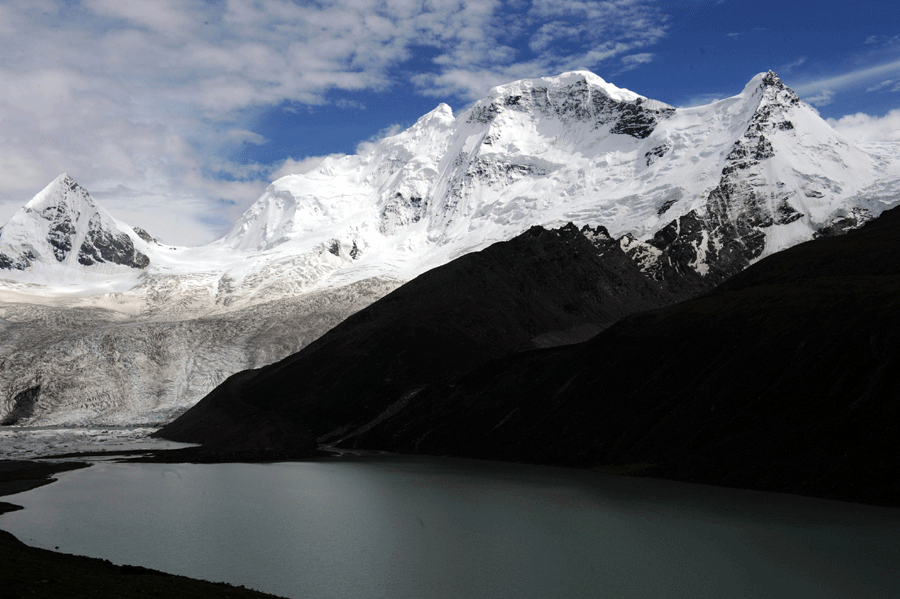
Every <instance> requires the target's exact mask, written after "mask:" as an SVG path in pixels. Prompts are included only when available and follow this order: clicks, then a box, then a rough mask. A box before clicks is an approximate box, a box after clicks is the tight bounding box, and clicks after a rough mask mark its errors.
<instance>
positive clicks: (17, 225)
mask: <svg viewBox="0 0 900 599" xmlns="http://www.w3.org/2000/svg"><path fill="white" fill-rule="evenodd" d="M130 235H136V233H134V232H133V231H131V232H130V234H129V232H126V231H125V230H123V229H122V228H120V227H119V224H118V223H117V222H116V221H115V220H114V219H113V218H112V217H111V216H110V215H109V213H107V212H106V210H104V209H103V208H101V207H100V206H98V205H97V204H96V202H94V199H93V198H92V197H91V195H90V194H89V193H88V192H87V191H86V190H85V189H84V188H83V187H81V186H80V185H78V183H76V182H75V180H74V179H72V178H71V177H69V176H68V175H66V174H65V173H64V174H62V175H60V176H59V177H57V178H56V179H55V180H54V181H53V182H52V183H50V184H49V185H48V186H47V187H45V188H44V189H43V190H42V191H41V192H40V193H38V194H37V195H36V196H34V198H33V199H32V200H31V201H30V202H28V203H27V204H25V206H23V207H22V208H21V209H20V210H19V211H18V212H17V213H16V214H14V215H13V217H12V218H11V219H10V220H9V222H7V223H6V224H5V225H4V226H3V227H2V228H0V272H2V271H8V272H7V273H5V274H6V275H7V276H9V275H11V274H14V273H15V271H19V272H22V271H26V270H28V271H29V275H31V277H30V278H32V279H41V278H43V279H51V278H54V277H60V276H63V277H65V275H66V273H69V272H71V271H72V270H73V269H74V270H76V271H80V272H81V273H82V276H85V277H89V276H90V275H92V274H93V275H101V276H107V275H111V274H114V273H122V272H125V273H128V271H129V270H140V269H143V268H146V267H147V265H148V264H149V263H150V261H149V259H148V258H147V256H146V255H144V254H143V253H141V252H140V251H138V250H137V249H135V247H134V242H133V240H132V238H131V236H130Z"/></svg>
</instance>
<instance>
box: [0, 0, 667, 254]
mask: <svg viewBox="0 0 900 599" xmlns="http://www.w3.org/2000/svg"><path fill="white" fill-rule="evenodd" d="M667 30H668V24H667V17H666V16H665V13H664V12H663V11H661V10H660V8H659V6H658V4H657V3H653V2H650V1H649V0H608V1H604V2H584V1H582V0H505V1H501V0H466V1H465V2H461V1H459V0H427V1H424V2H422V1H412V0H330V1H328V2H302V3H299V2H295V1H293V0H256V1H254V2H246V1H244V0H222V1H220V2H206V1H203V0H143V1H142V2H121V0H82V1H81V2H72V1H70V0H32V1H31V2H28V3H12V2H7V3H2V4H0V56H3V57H4V59H3V60H2V61H0V80H2V81H3V93H2V94H0V122H2V123H3V128H2V130H0V222H3V221H4V220H5V219H6V218H8V217H9V216H10V214H11V213H12V211H13V210H15V209H16V208H17V207H18V206H20V205H21V204H22V203H23V202H24V201H25V200H27V199H28V198H29V197H30V196H31V195H32V194H34V193H35V192H36V191H38V190H39V189H41V188H42V187H43V186H44V185H45V184H46V183H47V182H48V181H49V180H51V179H52V178H53V177H54V176H55V175H56V174H58V173H59V172H62V171H68V172H70V174H72V175H73V176H74V177H76V179H79V180H80V181H81V182H82V183H83V184H84V185H86V186H88V188H89V189H91V190H92V191H93V192H95V195H97V196H98V197H103V198H105V201H107V202H108V203H110V204H116V205H118V206H133V207H135V210H136V211H137V213H139V214H138V215H139V216H140V217H141V218H145V219H146V220H145V221H144V222H143V225H144V226H145V227H147V228H148V229H152V228H154V227H158V228H157V231H162V230H169V227H170V225H171V223H172V222H173V221H174V220H177V221H178V222H179V223H181V225H180V227H181V228H180V229H179V230H178V231H175V232H172V233H171V234H170V241H172V242H179V243H185V242H201V241H208V240H209V239H211V237H212V236H213V235H214V234H218V231H212V230H211V229H210V226H209V219H208V218H206V216H207V215H208V213H209V212H210V211H220V210H222V207H223V206H228V207H234V208H228V209H229V210H232V209H233V210H239V209H241V208H243V207H245V206H246V205H248V204H249V203H250V202H252V201H253V200H254V199H255V197H256V196H257V194H258V193H259V190H260V189H261V188H262V187H264V184H265V182H266V181H267V179H266V177H267V176H269V174H278V173H280V172H282V170H283V169H284V168H286V167H285V165H286V164H288V163H287V162H284V163H283V164H282V163H279V164H274V165H252V164H251V165H247V164H237V163H235V162H233V161H230V160H229V159H228V157H229V156H231V155H233V154H234V152H235V151H236V149H239V148H240V147H241V146H242V145H243V144H259V143H263V142H264V141H265V140H264V139H262V138H261V136H259V135H258V134H256V133H254V132H253V130H252V115H253V114H254V111H259V110H261V109H265V108H267V107H273V106H278V105H280V104H282V103H284V102H290V103H294V104H295V105H296V104H300V105H302V104H306V105H321V104H325V103H328V102H331V101H332V100H331V98H332V97H333V94H334V92H348V93H352V92H358V91H380V90H386V89H389V88H390V87H391V86H393V85H395V84H396V82H397V81H398V80H399V79H400V78H401V76H400V75H398V73H400V72H404V73H405V72H407V71H404V65H407V64H409V63H410V62H411V61H417V64H420V63H423V64H422V66H421V68H419V67H418V66H417V67H416V69H417V73H416V74H415V75H414V76H412V77H411V81H412V82H413V84H414V85H415V86H417V89H418V90H419V93H421V94H424V95H439V96H442V97H447V96H450V95H455V96H456V97H458V98H460V99H474V98H477V97H480V96H481V95H483V94H484V93H485V92H486V91H487V90H488V89H490V88H491V87H492V86H494V85H497V84H498V83H502V82H505V81H508V80H511V79H516V78H521V77H529V76H536V75H545V74H547V73H554V72H560V71H564V70H571V69H577V68H588V69H596V68H598V67H600V66H602V65H604V64H609V65H611V64H621V65H623V66H625V67H626V68H628V67H630V68H635V67H637V66H639V65H641V64H644V63H645V62H646V61H647V60H649V57H650V54H649V53H647V52H646V51H645V50H646V48H648V47H649V46H651V45H653V44H655V43H657V42H658V41H659V40H660V39H662V38H663V37H664V36H665V35H666V33H667ZM423 48H425V49H428V56H429V57H430V58H428V59H427V60H423V59H421V58H420V54H421V50H422V49H423ZM618 61H621V62H618ZM406 77H407V76H406V75H403V78H404V79H405V78H406ZM335 102H343V103H344V104H349V105H358V103H356V101H355V100H353V99H347V98H342V99H341V100H339V101H338V100H335ZM160 206H165V207H166V208H165V210H163V211H160V210H159V207H160ZM154 207H155V210H154ZM161 214H162V215H161ZM173 216H174V218H173ZM156 234H158V235H162V233H160V232H157V233H156Z"/></svg>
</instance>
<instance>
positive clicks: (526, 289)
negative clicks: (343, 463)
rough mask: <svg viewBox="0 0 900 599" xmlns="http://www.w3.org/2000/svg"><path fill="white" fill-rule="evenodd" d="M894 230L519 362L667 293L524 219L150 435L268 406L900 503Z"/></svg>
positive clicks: (437, 446)
mask: <svg viewBox="0 0 900 599" xmlns="http://www.w3.org/2000/svg"><path fill="white" fill-rule="evenodd" d="M898 240H900V212H898V211H896V210H894V211H890V212H886V213H884V215H883V216H882V217H881V218H879V219H878V220H876V221H873V222H871V223H869V224H867V225H866V226H865V227H863V228H862V229H860V230H858V231H854V232H851V233H849V234H847V235H844V236H839V237H831V238H824V239H819V240H816V241H813V242H810V243H806V244H803V245H800V246H797V247H794V248H792V249H789V250H786V251H784V252H781V253H779V254H776V255H774V256H770V257H768V258H766V259H764V260H762V261H760V262H759V263H757V264H755V265H754V266H752V267H750V268H748V269H747V270H746V271H744V272H743V273H741V274H739V275H737V276H735V277H733V278H732V279H730V280H729V281H727V282H726V283H725V284H723V285H722V286H720V287H719V288H717V289H716V290H715V291H713V292H711V293H708V294H707V295H705V296H702V297H700V298H698V299H694V300H691V301H687V302H684V303H681V304H677V305H672V306H669V307H666V308H662V309H656V310H652V311H647V312H643V313H640V314H634V315H632V316H630V317H627V318H625V319H623V320H621V321H620V322H618V323H617V324H615V325H614V326H612V327H611V328H608V329H606V330H604V331H603V332H601V333H600V334H598V335H597V336H595V337H593V338H592V339H590V340H589V341H586V342H583V343H580V344H577V345H569V346H565V347H556V348H551V349H538V350H534V351H516V350H522V349H527V348H528V347H535V346H537V344H536V343H535V341H536V339H537V340H539V339H541V338H542V337H543V338H547V337H548V336H551V337H552V336H554V335H556V336H557V337H558V338H566V340H569V341H575V340H577V338H578V335H579V334H580V333H588V332H590V330H591V327H594V328H595V329H596V330H599V329H601V328H602V327H603V326H604V324H606V323H609V322H611V321H614V320H615V319H616V318H617V317H618V316H621V315H625V314H627V313H629V312H631V313H634V312H637V311H638V310H640V309H642V308H652V307H654V305H660V304H663V303H665V302H666V301H667V300H668V299H669V297H670V296H667V295H666V293H665V292H663V291H661V290H660V289H658V288H657V287H656V286H655V285H653V284H651V283H649V282H648V280H647V279H646V278H644V277H642V276H641V275H640V273H638V272H636V271H635V270H634V267H633V265H632V264H631V263H630V262H629V261H627V259H625V257H624V256H621V253H620V252H615V251H612V250H616V249H618V248H617V247H613V246H612V245H611V244H610V245H608V246H605V247H607V248H608V249H609V250H610V251H609V252H606V253H604V251H603V249H602V248H600V251H599V252H598V251H591V248H599V247H600V246H597V245H596V244H592V243H590V242H589V240H588V239H587V237H585V236H584V235H577V234H576V231H574V228H570V229H563V230H561V231H559V232H546V231H543V230H541V229H537V228H535V229H532V230H531V231H529V232H528V233H527V234H525V235H523V236H521V237H519V238H517V239H516V240H513V241H511V242H509V244H508V245H507V244H497V245H495V246H492V248H489V249H488V250H485V251H484V252H481V253H479V254H473V255H471V256H466V257H464V258H461V259H459V260H457V261H454V262H453V263H451V264H450V265H447V266H446V267H443V268H442V269H437V270H435V271H432V272H430V273H427V274H426V275H423V276H422V277H420V278H419V279H417V280H415V281H413V282H412V283H410V284H408V285H406V286H404V287H403V288H401V289H399V290H398V291H396V292H395V293H394V294H392V295H390V296H388V297H386V298H385V299H383V300H382V301H380V302H378V303H376V304H373V305H372V306H371V307H370V308H368V309H367V310H363V311H362V312H360V313H358V314H357V315H356V316H354V317H352V318H351V319H349V320H348V321H346V322H345V323H343V324H342V325H341V326H339V327H337V328H336V329H334V330H333V331H332V332H330V333H329V334H328V335H326V336H325V337H323V338H322V339H320V340H319V341H318V342H316V343H315V344H313V345H311V346H310V347H309V348H308V349H307V350H304V351H303V352H301V353H299V354H296V355H295V356H292V357H290V358H288V359H286V360H284V361H282V362H280V363H278V364H276V365H273V366H271V367H268V368H265V369H262V370H259V371H254V372H252V373H249V372H248V373H244V374H242V375H239V376H236V377H232V379H229V381H227V382H226V383H225V384H224V385H222V386H221V387H220V388H219V389H217V390H216V391H215V392H213V393H212V394H210V395H209V396H208V397H207V398H206V399H204V400H203V401H202V402H201V403H200V404H198V406H197V407H195V408H194V409H193V410H191V411H190V412H188V413H187V414H186V415H185V416H183V417H182V418H181V419H179V420H178V421H176V422H175V423H173V424H172V425H170V426H169V427H167V428H166V429H163V431H162V434H163V436H165V437H167V438H172V439H176V440H187V441H190V440H194V441H204V440H206V439H217V440H219V442H227V438H228V435H229V431H230V430H234V429H235V428H236V426H235V424H234V423H235V422H239V421H240V418H241V417H242V414H243V413H244V410H248V411H260V410H261V411H263V412H264V413H265V414H267V417H269V418H276V419H277V418H285V419H288V420H290V421H291V422H292V423H294V424H296V425H302V426H305V427H307V428H309V429H310V431H311V433H312V436H313V437H316V438H319V440H320V441H327V442H331V443H334V442H337V443H338V444H339V445H342V446H352V447H359V448H367V449H380V450H387V451H396V452H411V453H424V454H438V455H456V456H464V457H478V458H490V459H501V460H512V461H521V462H534V463H545V464H556V465H565V466H576V467H591V468H599V469H602V470H605V471H610V472H623V473H638V474H646V475H652V476H662V477H667V478H675V479H680V480H688V481H696V482H705V483H713V484H722V485H729V486H739V487H750V488H756V489H762V490H772V491H786V492H794V493H801V494H808V495H815V496H821V497H830V498H837V499H847V500H852V501H865V502H872V503H881V504H887V505H900V482H898V480H897V479H896V476H895V473H896V472H897V470H898V467H900V441H898V439H900V431H898V422H900V414H898V401H900V374H898V373H900V316H898V308H900V242H898ZM601 245H602V244H601ZM217 406H220V407H217ZM226 406H227V408H226ZM217 410H218V412H217ZM217 413H218V416H217V418H219V419H218V420H217V421H215V422H216V425H215V426H213V425H212V424H210V423H212V422H213V420H212V419H211V416H210V415H211V414H217ZM223 414H224V417H222V415H223Z"/></svg>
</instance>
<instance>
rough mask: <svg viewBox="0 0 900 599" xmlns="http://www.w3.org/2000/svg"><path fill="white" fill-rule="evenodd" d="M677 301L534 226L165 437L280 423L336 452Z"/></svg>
mask: <svg viewBox="0 0 900 599" xmlns="http://www.w3.org/2000/svg"><path fill="white" fill-rule="evenodd" d="M694 284H695V285H698V286H699V285H700V283H699V282H695V283H694ZM675 298H676V294H675V293H674V292H668V291H666V290H665V288H664V287H663V286H662V285H660V284H659V283H656V282H654V281H651V280H650V279H649V278H648V277H646V276H645V275H644V274H642V273H641V272H640V270H639V269H638V267H637V266H636V265H635V264H634V262H633V261H632V260H630V259H629V258H628V257H627V256H626V255H625V254H624V252H623V251H622V250H621V248H620V247H619V244H618V242H617V241H615V240H613V239H611V238H610V237H609V235H608V234H607V232H606V230H605V229H602V228H598V229H596V230H592V229H588V228H585V229H583V230H581V231H579V230H578V229H577V228H576V227H574V226H572V225H569V226H567V227H564V228H562V229H559V230H554V231H548V230H545V229H542V228H540V227H534V228H532V229H530V230H529V231H527V232H525V233H523V234H522V235H520V236H518V237H516V238H515V239H512V240H510V241H507V242H502V243H497V244H494V245H492V246H491V247H489V248H487V249H485V250H483V251H481V252H476V253H472V254H468V255H465V256H463V257H461V258H458V259H457V260H454V261H453V262H451V263H449V264H447V265H445V266H442V267H440V268H437V269H434V270H432V271H430V272H428V273H425V274H423V275H421V276H419V277H418V278H416V279H414V280H413V281H411V282H409V283H407V284H406V285H404V286H403V287H401V288H399V289H397V290H396V291H394V292H393V293H391V294H390V295H388V296H386V297H384V298H382V299H381V300H380V301H378V302H376V303H374V304H372V305H371V306H369V307H368V308H366V309H364V310H362V311H360V312H359V313H357V314H356V315H354V316H352V317H351V318H349V319H347V320H346V321H345V322H343V323H342V324H340V325H339V326H337V327H335V328H334V329H332V330H331V331H330V332H329V333H327V334H326V335H324V336H323V337H322V338H321V339H319V340H318V341H316V342H315V343H313V344H311V345H310V346H309V347H307V348H305V349H304V350H303V351H301V352H299V353H297V354H295V355H293V356H291V357H289V358H286V359H285V360H282V361H281V362H279V363H277V364H274V365H272V366H269V367H266V368H262V369H259V370H256V371H247V372H244V373H239V374H237V375H235V376H233V377H231V378H229V379H228V380H227V381H226V382H225V383H223V384H222V385H220V386H219V387H218V388H217V389H216V390H214V391H213V392H212V393H210V394H209V395H208V396H207V397H206V398H205V399H203V400H202V401H201V402H200V403H199V404H197V406H195V407H194V408H192V409H191V410H189V411H188V412H187V413H186V414H185V415H183V416H182V417H181V418H179V419H178V420H176V421H175V422H174V423H173V424H171V425H169V426H168V427H166V428H165V429H163V430H162V431H161V435H162V436H165V437H166V438H169V439H179V440H185V441H187V440H190V441H194V442H202V443H207V444H213V443H221V444H223V445H227V444H228V443H231V442H237V439H238V437H235V436H234V433H235V432H236V431H237V429H238V428H240V429H241V431H242V432H241V434H240V435H239V438H240V440H241V441H240V442H241V443H242V444H246V443H247V439H248V435H249V436H250V437H252V436H253V435H252V433H250V431H249V430H248V427H247V426H246V425H245V423H244V420H245V419H247V418H254V419H261V420H265V421H266V422H268V423H269V424H267V427H268V426H269V425H270V424H272V418H275V419H277V418H278V417H281V416H285V417H287V418H288V419H289V420H290V421H292V422H295V423H298V424H301V425H303V426H305V427H307V428H308V429H309V430H310V431H312V434H313V437H314V438H320V439H321V438H323V437H324V438H325V439H327V440H329V441H336V440H338V439H340V438H342V437H344V436H346V435H347V434H350V433H351V432H353V431H355V430H357V429H358V428H359V427H362V426H364V425H368V424H369V423H371V421H372V420H373V419H376V418H378V417H379V416H380V415H384V413H385V411H386V410H389V411H390V413H393V412H396V411H398V410H401V409H402V408H403V406H405V405H406V404H407V403H408V402H409V401H410V400H411V399H412V398H413V397H415V395H416V394H418V393H421V392H422V391H423V389H425V388H427V387H429V386H433V385H435V384H439V383H441V382H444V381H449V380H452V379H453V378H455V377H457V376H460V375H462V374H464V373H466V372H469V371H470V370H472V369H473V368H476V367H478V366H480V365H482V364H484V363H486V362H488V361H490V360H494V359H497V358H501V357H504V356H507V355H509V354H511V353H513V352H517V351H522V350H527V349H530V348H533V347H547V346H551V345H560V344H564V343H573V342H577V341H583V340H585V339H588V338H590V337H591V336H593V335H594V334H596V333H597V332H599V331H600V330H602V329H603V328H605V327H607V326H609V325H610V324H612V323H613V322H615V321H617V320H618V319H619V318H621V317H622V316H624V315H626V314H631V313H634V312H637V311H640V310H646V309H650V308H654V307H658V306H661V305H665V304H668V303H671V302H672V301H674V299H675ZM267 418H268V420H266V419H267ZM266 442H268V441H266Z"/></svg>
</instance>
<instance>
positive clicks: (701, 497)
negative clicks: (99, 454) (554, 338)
mask: <svg viewBox="0 0 900 599" xmlns="http://www.w3.org/2000/svg"><path fill="white" fill-rule="evenodd" d="M59 478H60V480H59V481H58V482H56V483H54V484H52V485H47V486H44V487H40V488H38V489H35V490H32V491H29V492H27V493H23V494H20V495H16V496H11V497H9V498H6V500H7V501H10V502H12V503H18V504H20V505H24V506H25V508H26V509H25V510H22V511H18V512H12V513H8V514H5V515H3V516H2V517H0V528H3V529H5V530H8V531H10V532H12V533H13V534H15V535H16V536H17V537H19V538H20V539H21V540H23V541H25V542H26V543H28V544H31V545H35V546H39V547H44V548H54V547H56V546H59V550H60V551H63V552H67V553H75V554H82V555H89V556H94V557H101V558H105V559H109V560H110V561H113V562H115V563H120V564H136V565H142V566H147V567H150V568H155V569H159V570H164V571H167V572H172V573H176V574H183V575H187V576H192V577H195V578H204V579H207V580H214V581H227V582H231V583H233V584H241V585H245V586H248V587H251V588H255V589H259V590H262V591H266V592H270V593H275V594H279V595H283V596H287V597H298V598H300V597H303V598H306V597H310V598H312V597H315V598H340V599H356V598H359V599H363V598H366V599H369V598H382V597H383V598H391V599H405V598H410V599H412V598H416V599H421V598H428V597H440V598H451V597H452V598H457V597H458V598H480V597H484V598H503V597H510V598H517V599H522V598H552V597H567V598H568V597H574V598H578V597H590V598H595V597H611V598H619V597H629V598H630V597H635V598H636V597H648V598H649V597H654V598H656V597H674V598H677V597H691V598H696V597H766V598H770V597H791V598H795V597H817V598H824V597H879V598H883V597H892V596H900V510H894V509H883V508H874V507H867V506H861V505H856V504H847V503H840V502H829V501H821V500H813V499H806V498H800V497H795V496H788V495H778V494H768V493H757V492H751V491H738V490H729V489H719V488H714V487H706V486H700V485H688V484H679V483H672V482H666V481H654V480H647V479H632V478H621V477H611V476H603V475H599V474H593V473H590V472H582V471H575V470H566V469H554V468H538V467H527V466H517V465H510V464H498V463H485V462H476V461H468V460H453V459H439V458H423V459H417V458H400V457H382V458H372V459H364V460H342V461H314V462H292V463H280V464H215V465H161V464H140V465H135V464H113V463H101V464H98V465H95V466H93V467H91V468H89V469H86V470H79V471H75V472H69V473H64V474H62V475H60V476H59Z"/></svg>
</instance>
